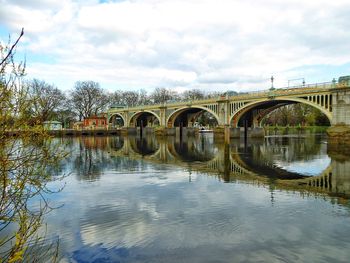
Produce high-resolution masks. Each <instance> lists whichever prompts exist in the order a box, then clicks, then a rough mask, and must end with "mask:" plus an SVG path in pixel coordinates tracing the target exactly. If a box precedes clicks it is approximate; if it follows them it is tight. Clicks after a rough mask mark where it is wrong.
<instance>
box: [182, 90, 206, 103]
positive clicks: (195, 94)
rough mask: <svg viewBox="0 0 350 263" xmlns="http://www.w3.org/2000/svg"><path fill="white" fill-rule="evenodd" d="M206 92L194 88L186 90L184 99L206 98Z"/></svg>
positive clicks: (183, 95)
mask: <svg viewBox="0 0 350 263" xmlns="http://www.w3.org/2000/svg"><path fill="white" fill-rule="evenodd" d="M204 97H205V96H204V93H203V92H202V91H200V90H199V89H192V90H186V91H185V92H184V93H183V94H182V100H184V101H189V100H202V99H204Z"/></svg>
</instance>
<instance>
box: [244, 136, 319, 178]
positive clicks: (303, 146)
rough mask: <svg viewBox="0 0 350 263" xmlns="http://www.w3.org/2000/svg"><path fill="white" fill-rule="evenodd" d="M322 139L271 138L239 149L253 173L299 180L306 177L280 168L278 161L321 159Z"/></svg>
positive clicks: (290, 161) (291, 161)
mask: <svg viewBox="0 0 350 263" xmlns="http://www.w3.org/2000/svg"><path fill="white" fill-rule="evenodd" d="M321 147H322V144H321V138H320V137H316V136H310V137H307V138H286V137H270V138H266V139H265V141H260V142H253V143H251V144H249V145H247V146H246V147H245V148H242V147H240V148H239V149H238V151H239V156H240V158H241V159H242V160H243V162H244V163H245V164H246V165H247V166H248V167H249V168H250V169H251V170H253V171H255V172H258V173H259V174H265V175H268V176H269V177H276V178H281V179H297V178H302V177H305V175H303V174H300V173H297V172H290V171H287V170H285V169H284V168H283V167H279V166H278V165H277V164H276V161H282V162H285V163H293V162H298V161H303V162H307V161H309V160H314V159H315V158H318V157H321V155H322V151H321Z"/></svg>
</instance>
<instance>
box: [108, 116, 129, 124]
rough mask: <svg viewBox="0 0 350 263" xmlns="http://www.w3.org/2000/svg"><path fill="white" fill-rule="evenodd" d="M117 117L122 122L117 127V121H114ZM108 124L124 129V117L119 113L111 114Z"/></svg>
mask: <svg viewBox="0 0 350 263" xmlns="http://www.w3.org/2000/svg"><path fill="white" fill-rule="evenodd" d="M118 117H119V118H120V120H121V121H122V124H120V125H118V121H117V120H116V119H117V118H118ZM114 120H115V122H114V123H113V121H114ZM108 124H112V125H113V126H120V127H124V126H125V124H126V121H125V118H124V116H123V115H122V114H121V113H113V114H112V115H111V116H110V117H109V119H108Z"/></svg>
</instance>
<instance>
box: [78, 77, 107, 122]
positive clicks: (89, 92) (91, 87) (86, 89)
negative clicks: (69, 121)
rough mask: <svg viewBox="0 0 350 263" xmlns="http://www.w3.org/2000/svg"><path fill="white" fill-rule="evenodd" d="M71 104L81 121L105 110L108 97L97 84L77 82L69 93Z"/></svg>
mask: <svg viewBox="0 0 350 263" xmlns="http://www.w3.org/2000/svg"><path fill="white" fill-rule="evenodd" d="M71 103H72V106H73V108H74V110H75V111H76V112H77V113H78V115H79V119H80V120H81V119H82V118H86V117H89V116H91V115H97V114H98V113H100V112H102V111H104V110H106V108H107V106H108V105H109V97H108V95H107V94H106V92H105V91H104V90H103V89H102V88H100V85H99V84H98V83H97V82H94V81H77V82H76V83H75V86H74V89H73V91H72V92H71Z"/></svg>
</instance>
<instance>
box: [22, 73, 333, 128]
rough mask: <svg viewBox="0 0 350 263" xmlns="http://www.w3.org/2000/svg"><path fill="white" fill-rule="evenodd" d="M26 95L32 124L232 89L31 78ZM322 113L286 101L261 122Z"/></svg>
mask: <svg viewBox="0 0 350 263" xmlns="http://www.w3.org/2000/svg"><path fill="white" fill-rule="evenodd" d="M24 86H25V87H26V90H27V92H28V97H30V99H31V101H34V103H33V104H32V106H31V107H30V108H28V109H27V114H28V119H29V120H30V123H32V124H39V123H42V122H43V121H48V120H58V121H60V122H62V123H69V122H71V121H75V120H82V119H84V118H86V117H89V116H92V115H97V114H100V113H103V112H106V111H107V109H108V108H110V107H112V106H128V107H133V106H139V105H150V104H162V103H171V102H178V101H193V100H201V99H209V98H216V97H219V96H226V95H229V96H234V95H238V94H244V93H237V92H235V91H228V92H211V93H204V92H203V91H201V90H199V89H192V90H187V91H184V92H182V93H179V92H177V91H175V90H172V89H169V88H159V87H158V88H156V89H154V91H153V92H151V93H149V94H148V93H147V91H146V90H144V89H140V90H138V91H123V90H117V91H114V92H108V91H107V90H105V89H103V88H101V87H100V85H99V83H97V82H94V81H77V82H76V83H75V85H74V87H73V88H72V89H71V90H69V91H67V92H63V91H61V90H60V89H58V88H57V87H56V86H55V85H53V84H48V83H46V82H45V81H42V80H38V79H33V80H29V81H27V82H25V83H24ZM327 121H328V120H327V118H326V116H324V115H323V114H322V113H321V112H320V111H318V110H317V109H314V108H313V107H311V106H308V105H302V104H295V105H287V106H284V107H281V108H279V109H276V110H275V111H273V112H272V113H271V114H269V115H268V116H267V118H265V120H264V124H265V125H281V126H285V125H324V124H325V123H326V122H327Z"/></svg>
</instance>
